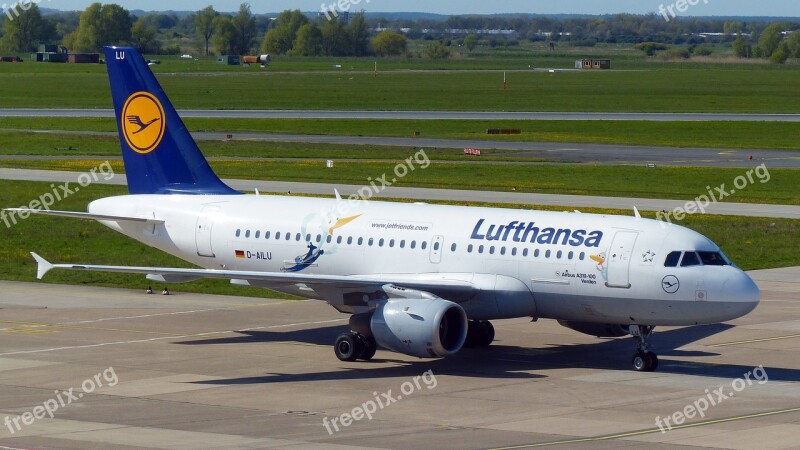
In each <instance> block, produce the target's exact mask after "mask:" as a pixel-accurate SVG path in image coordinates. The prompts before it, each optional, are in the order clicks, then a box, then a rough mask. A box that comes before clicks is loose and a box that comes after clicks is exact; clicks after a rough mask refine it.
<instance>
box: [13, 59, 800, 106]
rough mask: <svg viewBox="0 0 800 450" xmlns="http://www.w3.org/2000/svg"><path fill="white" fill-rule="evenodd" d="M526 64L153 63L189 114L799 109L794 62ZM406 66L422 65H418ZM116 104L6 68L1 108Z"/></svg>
mask: <svg viewBox="0 0 800 450" xmlns="http://www.w3.org/2000/svg"><path fill="white" fill-rule="evenodd" d="M564 61H566V60H564ZM359 63H360V64H365V65H372V61H369V60H366V61H359ZM187 64H191V63H190V62H187ZM398 64H399V63H398ZM528 65H534V66H537V64H536V63H535V61H533V60H532V59H531V60H529V59H526V58H525V57H518V58H516V64H515V66H514V67H510V68H509V69H522V71H519V72H509V73H508V90H507V91H505V92H504V91H503V90H502V89H501V87H502V80H503V78H502V77H503V74H502V73H500V72H488V71H485V70H484V71H473V72H460V71H452V70H451V71H447V70H445V71H439V72H426V71H421V72H416V71H401V70H398V71H393V72H382V73H380V74H379V75H378V76H373V74H372V73H371V72H350V71H346V72H314V71H304V72H294V73H285V72H282V73H281V72H270V71H263V70H261V69H255V68H234V69H230V70H229V69H226V70H225V71H217V72H216V73H213V74H211V73H185V72H179V71H172V72H168V70H169V69H168V68H167V67H165V68H160V67H159V66H154V67H156V69H155V70H156V71H157V72H158V77H159V81H160V82H161V83H162V85H163V87H164V89H165V90H166V92H167V93H168V94H169V95H170V98H171V99H172V101H173V103H174V104H175V105H176V106H177V107H178V108H184V109H187V108H208V109H321V110H323V109H324V110H336V109H344V110H352V109H365V110H465V111H610V112H731V113H798V112H800V106H798V104H797V102H796V101H795V99H796V98H797V97H798V95H800V83H796V78H797V74H796V72H797V69H796V67H792V66H786V67H777V68H776V67H774V66H764V65H725V64H716V65H700V66H697V67H694V66H693V67H691V68H687V67H686V65H681V64H676V65H671V64H660V65H654V64H645V65H643V66H642V67H643V69H642V70H631V71H610V72H592V71H585V72H561V73H548V72H533V71H530V70H527V69H525V68H526V67H527V66H528ZM399 67H400V66H398V68H399ZM405 67H406V68H410V69H413V68H414V67H413V64H410V63H408V64H406V66H405ZM346 68H347V67H344V69H346ZM198 70H199V69H198ZM110 104H111V100H110V91H109V85H108V80H107V78H106V75H105V73H104V67H102V66H91V67H87V66H74V65H68V64H67V65H48V64H40V63H22V64H6V65H4V66H3V67H2V71H0V107H4V108H20V107H30V108H55V107H57V108H107V107H109V105H110Z"/></svg>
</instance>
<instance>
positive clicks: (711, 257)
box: [697, 252, 728, 266]
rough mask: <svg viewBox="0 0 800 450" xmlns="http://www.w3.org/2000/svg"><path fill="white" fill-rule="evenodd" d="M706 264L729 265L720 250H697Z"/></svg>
mask: <svg viewBox="0 0 800 450" xmlns="http://www.w3.org/2000/svg"><path fill="white" fill-rule="evenodd" d="M697 254H698V255H700V260H701V261H703V265H704V266H727V265H728V261H727V259H725V257H724V256H722V254H721V253H718V252H697Z"/></svg>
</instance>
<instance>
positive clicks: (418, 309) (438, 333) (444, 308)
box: [351, 294, 467, 358]
mask: <svg viewBox="0 0 800 450" xmlns="http://www.w3.org/2000/svg"><path fill="white" fill-rule="evenodd" d="M421 297H422V298H393V299H389V300H387V301H386V302H383V303H381V305H380V306H378V308H377V309H376V310H375V311H374V312H373V313H372V317H371V319H370V326H369V328H370V330H369V331H371V334H372V336H373V337H374V338H375V340H376V341H377V342H378V344H380V345H381V346H383V347H386V348H388V349H390V350H394V351H396V352H398V353H404V354H406V355H411V356H418V357H420V358H440V357H443V356H448V355H452V354H453V353H455V352H457V351H459V350H461V347H462V346H463V345H464V340H465V339H466V338H467V313H466V312H464V309H463V308H462V307H461V306H459V305H458V304H456V303H453V302H450V301H447V300H444V299H442V298H439V297H435V296H432V295H430V294H427V295H423V296H421ZM354 318H355V317H354ZM351 323H352V322H351ZM358 328H363V327H358ZM354 329H355V328H354ZM356 331H358V330H356Z"/></svg>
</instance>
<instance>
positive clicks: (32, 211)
mask: <svg viewBox="0 0 800 450" xmlns="http://www.w3.org/2000/svg"><path fill="white" fill-rule="evenodd" d="M4 211H10V212H16V213H17V214H37V215H40V216H55V217H69V218H72V219H86V220H107V221H112V222H140V223H148V224H162V223H164V221H163V220H159V219H147V218H144V217H126V216H110V215H107V214H92V213H88V212H77V211H51V210H47V209H28V208H9V209H4Z"/></svg>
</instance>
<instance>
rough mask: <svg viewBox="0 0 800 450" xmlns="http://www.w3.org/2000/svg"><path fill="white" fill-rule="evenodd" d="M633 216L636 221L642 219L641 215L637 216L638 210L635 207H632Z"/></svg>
mask: <svg viewBox="0 0 800 450" xmlns="http://www.w3.org/2000/svg"><path fill="white" fill-rule="evenodd" d="M633 215H634V216H635V217H636V218H637V219H641V218H642V215H641V214H639V208H637V207H636V206H634V207H633Z"/></svg>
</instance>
